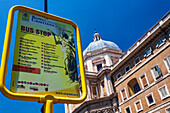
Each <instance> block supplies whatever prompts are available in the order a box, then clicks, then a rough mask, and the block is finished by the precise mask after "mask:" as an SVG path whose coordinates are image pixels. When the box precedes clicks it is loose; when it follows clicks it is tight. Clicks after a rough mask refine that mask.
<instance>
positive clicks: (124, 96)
mask: <svg viewBox="0 0 170 113" xmlns="http://www.w3.org/2000/svg"><path fill="white" fill-rule="evenodd" d="M122 95H123V99H124V100H126V93H125V90H122Z"/></svg>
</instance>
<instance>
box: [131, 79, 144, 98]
mask: <svg viewBox="0 0 170 113" xmlns="http://www.w3.org/2000/svg"><path fill="white" fill-rule="evenodd" d="M128 88H129V94H130V96H132V95H134V94H136V93H137V92H139V91H140V90H141V89H140V86H139V84H138V82H137V80H136V78H133V79H132V80H130V81H129V82H128Z"/></svg>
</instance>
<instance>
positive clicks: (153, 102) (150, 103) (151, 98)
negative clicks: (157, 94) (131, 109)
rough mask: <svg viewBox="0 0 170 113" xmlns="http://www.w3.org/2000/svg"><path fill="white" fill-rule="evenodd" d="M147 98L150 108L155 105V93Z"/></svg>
mask: <svg viewBox="0 0 170 113" xmlns="http://www.w3.org/2000/svg"><path fill="white" fill-rule="evenodd" d="M145 98H146V101H147V104H148V106H149V107H150V106H152V105H154V104H155V100H154V98H153V93H150V94H149V95H147V96H146V97H145Z"/></svg>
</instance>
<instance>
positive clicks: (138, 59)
mask: <svg viewBox="0 0 170 113" xmlns="http://www.w3.org/2000/svg"><path fill="white" fill-rule="evenodd" d="M134 62H135V65H138V64H139V63H140V62H141V60H140V58H139V57H137V58H136V59H135V61H134Z"/></svg>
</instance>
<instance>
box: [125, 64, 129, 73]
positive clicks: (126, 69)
mask: <svg viewBox="0 0 170 113" xmlns="http://www.w3.org/2000/svg"><path fill="white" fill-rule="evenodd" d="M129 71H130V66H129V65H128V66H127V67H126V68H125V72H126V73H127V72H129Z"/></svg>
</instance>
